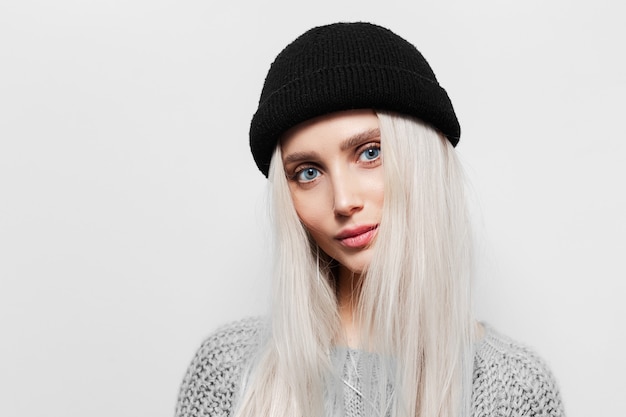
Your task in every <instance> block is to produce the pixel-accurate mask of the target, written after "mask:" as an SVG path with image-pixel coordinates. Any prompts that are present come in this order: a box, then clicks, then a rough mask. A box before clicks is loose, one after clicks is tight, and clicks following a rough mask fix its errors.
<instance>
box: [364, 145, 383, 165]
mask: <svg viewBox="0 0 626 417" xmlns="http://www.w3.org/2000/svg"><path fill="white" fill-rule="evenodd" d="M379 157H380V148H378V147H371V148H367V149H366V150H364V151H363V152H361V155H359V161H366V162H369V161H373V160H375V159H378V158H379Z"/></svg>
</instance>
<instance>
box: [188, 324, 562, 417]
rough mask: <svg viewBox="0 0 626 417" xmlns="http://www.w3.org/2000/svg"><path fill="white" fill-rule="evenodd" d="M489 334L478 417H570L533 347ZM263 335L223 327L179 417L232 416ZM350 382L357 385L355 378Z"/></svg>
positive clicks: (203, 353) (349, 398)
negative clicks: (241, 383)
mask: <svg viewBox="0 0 626 417" xmlns="http://www.w3.org/2000/svg"><path fill="white" fill-rule="evenodd" d="M485 329H486V332H485V336H484V338H483V339H482V340H481V341H480V342H478V343H477V346H476V355H475V359H474V375H473V390H472V402H473V404H472V409H473V413H472V414H473V416H474V417H505V416H506V417H518V416H529V417H530V416H534V417H562V416H564V415H565V413H564V410H563V405H562V402H561V397H560V394H559V390H558V387H557V384H556V382H555V380H554V377H553V376H552V374H551V372H550V370H549V369H548V367H547V366H546V365H545V363H544V362H543V361H542V360H541V359H540V358H539V357H538V356H537V355H536V354H535V353H534V352H533V351H532V350H530V349H528V348H527V347H525V346H523V345H521V344H519V343H517V342H515V341H513V340H511V339H509V338H507V337H505V336H503V335H501V334H499V333H498V332H496V331H495V330H494V329H493V328H491V327H489V326H485ZM263 331H264V324H263V322H262V321H261V320H259V319H247V320H243V321H239V322H236V323H233V324H230V325H228V326H225V327H222V328H221V329H219V330H218V331H216V332H215V333H214V334H212V335H211V336H210V337H209V338H208V339H206V341H205V342H204V343H203V344H202V346H201V347H200V349H199V350H198V352H197V353H196V355H195V357H194V359H193V361H192V363H191V365H190V366H189V368H188V370H187V373H186V375H185V377H184V380H183V383H182V386H181V389H180V393H179V396H178V403H177V405H176V417H209V416H210V417H226V416H229V415H231V412H232V411H233V410H232V408H233V401H234V400H235V397H236V395H237V390H238V385H239V380H240V378H241V376H242V370H243V368H244V366H245V364H246V361H247V360H249V359H250V358H251V356H252V355H253V352H254V351H255V349H256V348H257V347H258V346H259V343H260V339H261V334H262V333H263ZM343 352H346V350H345V349H344V350H343ZM347 352H348V354H355V352H357V353H356V354H358V351H354V350H348V351H347ZM357 360H358V359H357ZM355 369H356V368H355ZM347 378H348V381H354V380H355V379H354V376H352V375H347ZM345 400H346V410H345V411H346V416H349V417H357V416H359V415H361V414H362V410H363V404H361V403H360V402H359V399H358V397H357V396H354V394H353V393H352V392H350V390H348V391H346V399H345Z"/></svg>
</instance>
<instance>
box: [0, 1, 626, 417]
mask: <svg viewBox="0 0 626 417" xmlns="http://www.w3.org/2000/svg"><path fill="white" fill-rule="evenodd" d="M623 16H624V7H623V6H622V5H621V4H620V3H618V2H608V1H595V2H590V1H587V2H582V1H538V0H533V1H524V2H521V1H515V2H513V1H495V0H494V1H485V0H481V1H473V2H461V1H458V2H457V1H428V2H418V1H415V2H410V3H409V2H395V1H385V2H376V3H373V2H372V3H364V2H356V1H344V2H337V1H332V2H330V1H315V2H287V1H285V2H269V3H268V2H253V1H249V2H248V3H241V2H236V1H231V2H226V1H221V2H212V1H197V0H190V1H179V2H175V1H163V0H150V1H148V0H129V1H111V0H107V1H104V0H102V1H89V2H85V1H69V0H58V1H17V0H13V1H5V2H2V3H1V4H0V338H1V339H0V341H1V343H0V415H3V416H40V415H47V416H63V417H78V416H86V415H88V416H92V417H109V416H118V417H123V416H128V417H131V416H132V417H135V416H171V415H172V414H173V412H174V406H175V402H176V396H177V393H178V387H179V384H180V382H181V380H182V377H183V374H184V372H185V369H186V367H187V365H188V364H189V362H190V360H191V358H192V356H193V354H194V352H195V350H196V348H197V347H198V346H199V344H200V343H201V341H202V340H203V339H204V338H205V337H206V336H207V335H208V334H209V333H210V332H211V331H212V330H214V329H215V328H216V327H217V326H219V325H221V324H224V323H226V322H228V321H231V320H234V319H238V318H243V317H246V316H249V315H257V314H263V313H264V312H265V310H266V308H267V303H268V286H269V281H270V278H269V269H270V268H269V263H268V249H267V230H268V228H269V226H268V224H267V215H266V203H265V182H266V180H265V178H264V177H263V176H262V175H261V174H260V173H259V172H258V171H257V170H256V167H255V166H254V163H253V161H252V157H251V156H250V154H249V151H248V142H247V140H248V139H247V133H248V126H249V120H250V118H251V115H252V114H253V112H254V110H255V108H256V104H257V100H258V96H259V94H260V91H261V86H262V83H263V80H264V77H265V74H266V71H267V69H268V68H269V65H270V63H271V61H272V60H273V58H274V57H275V55H276V54H277V53H278V52H279V51H280V50H281V49H282V48H283V47H284V46H285V45H286V44H287V43H288V42H290V41H291V40H293V39H294V38H295V37H296V36H298V35H299V34H300V33H302V32H303V31H304V30H306V29H309V28H310V27H312V26H315V25H319V24H325V23H331V22H334V21H340V20H343V21H355V20H365V21H372V22H376V23H379V24H382V25H384V26H387V27H389V28H391V29H392V30H394V31H395V32H396V33H398V34H400V35H401V36H403V37H405V38H406V39H408V40H410V41H411V42H412V43H414V44H415V45H417V47H418V48H419V49H420V50H421V51H422V53H423V54H424V55H425V56H426V58H427V59H428V60H429V62H430V63H431V65H432V66H433V68H434V70H435V73H436V74H437V76H438V79H439V81H440V82H441V84H442V85H443V86H444V87H445V88H446V89H447V91H448V93H449V95H450V96H451V98H452V101H453V103H454V105H455V109H456V111H457V114H458V117H459V119H460V122H461V126H462V131H463V133H462V137H461V142H460V144H459V146H458V147H457V149H458V153H459V155H460V157H461V159H462V160H463V162H464V164H465V167H466V169H467V174H468V176H469V179H470V181H471V183H472V189H473V207H474V212H475V219H476V227H477V240H478V250H477V252H478V255H479V257H480V267H479V273H478V274H477V277H476V285H475V288H476V293H475V294H476V310H477V315H478V317H479V318H480V319H481V320H484V321H487V322H489V323H491V325H492V326H494V327H496V328H497V329H499V330H500V331H502V332H504V333H506V334H508V335H509V336H511V337H513V338H515V339H518V340H521V341H523V342H524V343H526V344H528V345H531V346H533V347H534V348H535V350H536V351H538V352H539V354H540V355H541V356H543V357H544V358H545V359H546V360H547V362H548V363H549V364H550V366H551V367H552V370H553V371H554V373H555V374H556V377H557V379H558V381H559V384H560V386H561V389H562V395H563V399H564V401H565V406H566V410H567V412H568V415H569V416H571V417H582V416H588V415H606V416H611V415H613V416H615V415H620V414H622V413H623V410H624V409H625V408H626V400H625V398H626V397H624V395H623V393H624V392H625V391H626V384H625V383H624V374H626V361H625V359H624V354H623V352H624V351H625V350H626V333H625V327H626V326H625V319H626V308H625V307H624V305H625V304H626V302H624V296H625V294H626V284H625V281H626V267H625V266H624V255H625V253H626V243H625V242H626V240H625V238H624V236H625V235H626V202H625V200H626V198H625V192H624V185H623V182H624V179H625V178H626V168H625V167H624V165H625V164H624V160H625V158H624V154H625V151H626V145H625V141H624V138H625V135H624V123H623V120H624V110H625V108H624V96H625V93H626V75H625V74H626V65H625V59H624V53H623V49H624V39H626V30H625V29H624V24H623Z"/></svg>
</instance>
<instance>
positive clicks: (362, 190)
mask: <svg viewBox="0 0 626 417" xmlns="http://www.w3.org/2000/svg"><path fill="white" fill-rule="evenodd" d="M380 140H381V139H380V129H379V124H378V118H377V116H376V114H375V113H374V111H373V110H349V111H342V112H336V113H331V114H328V115H324V116H320V117H317V118H314V119H311V120H308V121H306V122H304V123H301V124H299V125H297V126H295V127H293V128H292V129H290V130H289V131H288V132H286V133H285V135H284V136H283V138H282V140H281V151H282V158H283V166H284V169H285V174H286V175H287V178H288V183H289V189H290V192H291V197H292V200H293V203H294V207H295V209H296V212H297V214H298V217H299V218H300V220H301V222H302V223H303V225H304V226H305V228H306V229H307V231H308V232H309V234H310V235H311V237H312V238H313V240H314V241H315V242H316V243H317V245H318V246H319V247H320V249H321V250H323V251H324V252H325V253H326V254H328V255H329V256H330V257H332V258H333V259H335V260H336V261H337V262H338V263H339V267H338V276H337V301H338V306H339V316H340V319H341V324H342V328H343V332H344V337H345V343H346V344H347V345H348V346H352V347H357V346H358V340H359V338H358V328H359V326H358V323H355V321H354V318H355V317H356V315H355V309H356V305H357V302H356V297H355V294H356V292H357V291H358V288H357V285H358V282H359V281H360V277H361V274H362V272H363V271H364V270H365V269H366V268H367V266H368V265H369V263H370V261H371V258H372V246H373V244H374V243H375V239H376V231H377V227H378V225H379V224H380V220H381V216H382V208H383V200H384V174H383V167H382V164H383V158H382V154H381V152H380ZM482 333H483V328H482V326H481V325H477V336H478V337H481V336H482Z"/></svg>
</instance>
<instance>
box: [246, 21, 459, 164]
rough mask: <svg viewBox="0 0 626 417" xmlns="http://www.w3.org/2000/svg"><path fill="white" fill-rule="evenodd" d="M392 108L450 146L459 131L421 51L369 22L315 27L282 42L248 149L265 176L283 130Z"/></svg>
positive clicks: (255, 118) (268, 78) (454, 141)
mask: <svg viewBox="0 0 626 417" xmlns="http://www.w3.org/2000/svg"><path fill="white" fill-rule="evenodd" d="M350 109H376V110H390V111H395V112H398V113H403V114H406V115H410V116H414V117H416V118H418V119H421V120H423V121H425V122H426V123H429V124H431V125H433V126H434V127H435V128H436V129H437V130H439V131H441V132H442V133H443V134H444V135H446V137H447V138H448V139H449V140H450V142H451V143H452V144H453V145H456V144H457V142H458V141H459V137H460V134H461V130H460V127H459V122H458V121H457V118H456V115H455V113H454V109H453V108H452V103H451V102H450V99H449V97H448V94H447V93H446V91H445V90H444V89H443V88H442V87H441V86H440V85H439V83H438V82H437V79H436V78H435V74H434V72H433V70H432V69H431V67H430V65H429V64H428V62H426V59H424V57H423V56H422V54H421V53H420V52H419V51H418V50H417V49H416V48H415V46H413V45H412V44H410V43H409V42H407V41H406V40H405V39H403V38H401V37H400V36H398V35H396V34H395V33H393V32H392V31H390V30H388V29H386V28H383V27H381V26H377V25H373V24H370V23H361V22H358V23H335V24H332V25H326V26H319V27H315V28H313V29H311V30H309V31H307V32H305V33H304V34H303V35H301V36H300V37H298V38H297V39H296V40H294V41H293V42H292V43H291V44H289V45H287V47H285V49H283V51H282V52H281V53H280V54H279V55H278V56H277V57H276V59H275V60H274V62H273V63H272V65H271V67H270V70H269V72H268V74H267V77H266V79H265V84H264V86H263V90H262V92H261V98H260V100H259V106H258V109H257V111H256V113H255V114H254V116H253V118H252V122H251V124H250V149H251V151H252V155H253V156H254V160H255V162H256V164H257V166H258V168H259V169H260V170H261V172H263V174H265V176H267V173H268V170H269V165H270V160H271V157H272V153H273V151H274V148H275V147H276V145H277V143H278V140H279V138H280V136H281V135H282V134H283V133H284V132H286V131H287V130H289V129H290V128H292V127H293V126H296V125H297V124H299V123H301V122H304V121H306V120H309V119H312V118H314V117H317V116H321V115H324V114H328V113H333V112H336V111H342V110H350Z"/></svg>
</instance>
